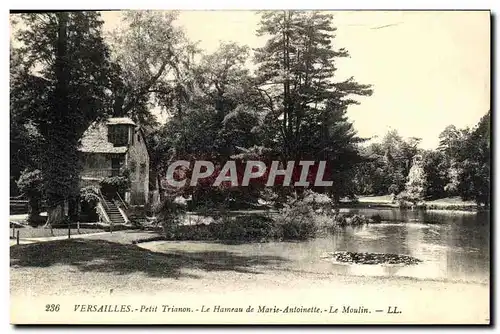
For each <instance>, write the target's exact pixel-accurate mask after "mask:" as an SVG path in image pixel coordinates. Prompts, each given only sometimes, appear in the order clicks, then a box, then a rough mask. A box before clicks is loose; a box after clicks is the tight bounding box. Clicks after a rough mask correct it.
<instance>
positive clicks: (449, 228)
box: [155, 208, 490, 283]
mask: <svg viewBox="0 0 500 334" xmlns="http://www.w3.org/2000/svg"><path fill="white" fill-rule="evenodd" d="M344 211H347V210H344ZM349 211H351V212H352V213H358V214H364V215H367V216H372V215H375V214H379V215H380V216H381V217H382V220H383V223H381V224H372V225H368V226H363V227H360V228H346V229H344V230H342V231H339V232H337V233H335V234H334V235H330V236H328V237H322V238H317V239H314V240H310V241H307V242H270V243H262V244H255V243H251V244H243V245H229V246H228V245H222V244H217V243H192V244H191V245H190V249H192V250H196V247H199V248H200V250H204V251H211V250H213V251H216V250H224V251H231V252H233V253H235V254H242V255H247V254H254V255H262V256H268V255H272V256H280V257H283V258H287V259H289V260H290V261H284V262H283V263H280V264H276V269H277V270H289V271H308V272H316V273H333V274H339V275H375V276H407V277H416V278H425V279H440V280H441V279H444V280H460V281H474V282H482V283H487V282H488V280H489V265H490V262H489V261H490V259H489V252H490V244H489V238H490V216H489V212H479V213H471V212H449V211H417V210H415V211H411V210H399V209H391V208H387V209H385V208H384V209H374V208H369V209H350V210H349ZM157 246H158V247H156V246H155V250H159V251H168V250H172V249H175V248H185V243H175V242H168V243H165V242H161V243H159V244H158V245H157ZM334 251H351V252H373V253H394V254H401V255H409V256H413V257H416V258H418V259H420V260H422V261H423V262H422V263H419V264H416V265H409V266H402V265H356V264H341V263H334V262H332V261H330V260H325V259H322V256H324V255H325V253H326V252H334Z"/></svg>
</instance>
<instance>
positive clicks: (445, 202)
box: [358, 195, 476, 210]
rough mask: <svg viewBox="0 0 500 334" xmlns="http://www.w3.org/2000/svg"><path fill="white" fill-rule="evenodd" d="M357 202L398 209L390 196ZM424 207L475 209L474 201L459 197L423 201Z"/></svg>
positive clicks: (361, 199) (374, 197)
mask: <svg viewBox="0 0 500 334" xmlns="http://www.w3.org/2000/svg"><path fill="white" fill-rule="evenodd" d="M358 202H359V203H361V204H370V205H377V204H379V205H384V206H393V207H399V205H398V203H397V202H396V203H393V202H392V196H391V195H383V196H360V197H358ZM425 205H426V207H427V208H428V209H441V210H445V209H450V210H451V209H460V208H463V209H475V208H476V203H475V202H474V201H463V200H462V199H461V198H460V197H458V196H455V197H446V198H440V199H436V200H432V201H425Z"/></svg>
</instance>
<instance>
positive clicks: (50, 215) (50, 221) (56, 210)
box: [43, 204, 64, 235]
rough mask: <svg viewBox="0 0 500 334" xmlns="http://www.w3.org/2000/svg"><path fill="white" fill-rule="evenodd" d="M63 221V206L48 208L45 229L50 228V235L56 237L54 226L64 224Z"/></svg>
mask: <svg viewBox="0 0 500 334" xmlns="http://www.w3.org/2000/svg"><path fill="white" fill-rule="evenodd" d="M63 219H64V207H63V205H62V204H59V205H57V206H55V207H51V208H48V209H47V222H46V223H45V225H44V226H43V227H44V228H50V233H51V234H52V235H54V232H53V231H52V226H54V225H58V224H62V222H63Z"/></svg>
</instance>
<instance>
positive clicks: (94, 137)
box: [80, 123, 128, 154]
mask: <svg viewBox="0 0 500 334" xmlns="http://www.w3.org/2000/svg"><path fill="white" fill-rule="evenodd" d="M117 124H118V123H117ZM81 144H82V145H81V147H80V151H81V152H87V153H118V154H120V153H126V152H127V149H128V148H127V147H126V146H120V147H114V146H113V144H112V143H110V142H109V141H108V127H107V126H106V123H95V124H93V125H91V126H90V127H89V128H88V129H87V131H85V133H84V134H83V136H82V139H81Z"/></svg>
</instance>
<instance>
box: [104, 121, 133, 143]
mask: <svg viewBox="0 0 500 334" xmlns="http://www.w3.org/2000/svg"><path fill="white" fill-rule="evenodd" d="M108 141H109V142H110V143H113V145H114V146H126V145H127V144H128V127H127V126H126V125H121V124H120V125H110V126H108Z"/></svg>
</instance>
